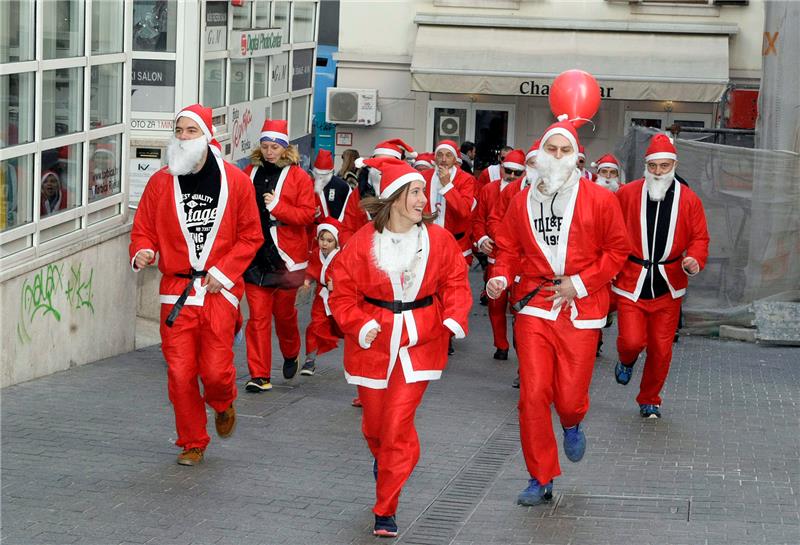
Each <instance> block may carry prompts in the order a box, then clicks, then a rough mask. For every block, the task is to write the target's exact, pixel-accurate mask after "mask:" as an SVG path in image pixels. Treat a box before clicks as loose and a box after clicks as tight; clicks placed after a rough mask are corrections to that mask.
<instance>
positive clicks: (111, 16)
mask: <svg viewBox="0 0 800 545" xmlns="http://www.w3.org/2000/svg"><path fill="white" fill-rule="evenodd" d="M122 12H123V4H122V0H100V1H99V2H98V1H95V2H93V3H92V54H93V55H100V54H104V53H120V52H121V51H122V38H123V32H120V21H122V20H123V19H124V16H123V13H122Z"/></svg>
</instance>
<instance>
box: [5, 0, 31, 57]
mask: <svg viewBox="0 0 800 545" xmlns="http://www.w3.org/2000/svg"><path fill="white" fill-rule="evenodd" d="M35 28H36V24H35V21H34V4H33V2H30V1H29V0H0V63H6V62H21V61H32V60H33V59H34V58H35V54H34V29H35Z"/></svg>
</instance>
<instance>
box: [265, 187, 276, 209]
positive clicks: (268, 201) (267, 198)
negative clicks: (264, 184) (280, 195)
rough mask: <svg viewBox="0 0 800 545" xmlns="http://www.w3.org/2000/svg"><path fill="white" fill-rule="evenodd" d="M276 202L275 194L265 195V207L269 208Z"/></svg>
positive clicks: (271, 192)
mask: <svg viewBox="0 0 800 545" xmlns="http://www.w3.org/2000/svg"><path fill="white" fill-rule="evenodd" d="M274 200H275V192H273V191H270V192H269V193H264V205H266V206H269V205H270V204H272V201H274Z"/></svg>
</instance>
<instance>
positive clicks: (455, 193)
mask: <svg viewBox="0 0 800 545" xmlns="http://www.w3.org/2000/svg"><path fill="white" fill-rule="evenodd" d="M434 153H435V155H436V168H433V169H431V170H426V171H425V172H423V173H422V176H423V177H424V178H425V184H426V185H425V197H426V198H427V199H428V203H427V205H426V209H425V210H426V211H428V212H431V213H435V214H436V220H435V223H436V224H437V225H439V226H441V227H444V228H445V229H447V230H448V231H450V232H451V233H452V234H453V236H454V237H455V239H456V240H457V241H458V244H459V246H460V247H461V253H462V255H463V256H464V259H465V260H466V262H467V265H469V264H470V263H472V237H471V233H472V206H473V200H474V197H475V178H473V177H472V175H470V174H467V173H466V172H464V171H463V170H461V169H460V168H458V167H457V166H456V159H457V158H458V157H459V151H458V144H456V143H455V142H453V141H452V140H442V141H441V142H439V143H438V144H437V145H436V149H435V150H434Z"/></svg>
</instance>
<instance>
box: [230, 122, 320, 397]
mask: <svg viewBox="0 0 800 545" xmlns="http://www.w3.org/2000/svg"><path fill="white" fill-rule="evenodd" d="M244 172H245V174H247V175H249V176H250V179H251V180H252V181H253V185H254V187H255V190H256V191H255V193H256V202H257V204H258V210H259V214H260V216H261V229H262V231H263V232H264V244H263V245H262V246H261V248H260V249H259V250H258V253H257V254H256V257H255V259H253V263H252V264H251V265H250V267H249V268H248V269H247V271H245V273H244V280H245V294H246V296H247V303H248V305H249V306H250V319H249V320H248V322H247V327H246V329H245V338H246V339H247V367H248V369H249V371H250V380H249V381H248V382H247V384H246V386H245V390H247V391H248V392H254V393H258V392H264V391H267V390H270V389H271V388H272V383H271V369H272V331H271V329H272V317H273V316H274V317H275V331H276V333H277V334H278V344H279V346H280V350H281V353H282V354H283V376H284V378H286V379H290V378H292V377H294V375H295V373H297V367H298V360H299V355H300V331H299V329H298V326H297V309H296V307H295V298H296V296H297V288H299V287H300V286H302V285H303V281H304V280H305V269H306V268H307V267H308V234H307V229H308V226H310V225H311V224H312V223H313V222H314V183H313V182H312V181H311V178H310V177H309V176H308V174H307V173H306V171H305V170H303V169H302V168H301V167H300V154H299V153H298V151H297V148H296V147H295V146H293V145H290V144H289V136H288V130H287V124H286V121H285V120H270V119H267V120H266V121H265V122H264V126H263V127H262V129H261V138H260V144H259V147H258V148H256V149H255V150H254V151H253V153H252V154H251V155H250V165H248V166H247V168H246V169H245V171H244Z"/></svg>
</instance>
